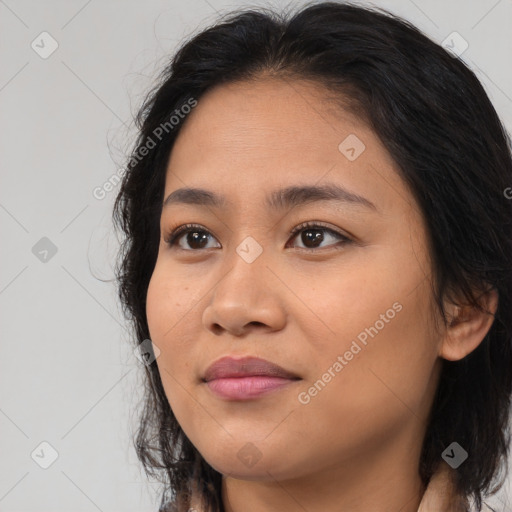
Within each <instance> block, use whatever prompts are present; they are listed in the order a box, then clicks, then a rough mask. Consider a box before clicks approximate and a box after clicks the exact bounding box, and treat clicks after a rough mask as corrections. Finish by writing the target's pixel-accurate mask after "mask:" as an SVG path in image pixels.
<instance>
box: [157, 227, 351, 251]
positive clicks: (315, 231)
mask: <svg viewBox="0 0 512 512" xmlns="http://www.w3.org/2000/svg"><path fill="white" fill-rule="evenodd" d="M301 233H302V235H301V237H300V241H301V242H302V244H303V246H302V247H300V246H299V249H304V250H309V251H314V250H315V249H317V248H318V247H319V245H320V244H322V242H324V241H325V239H326V237H325V235H324V234H323V233H327V234H328V235H327V236H328V237H329V236H330V237H331V238H333V239H335V240H336V239H338V240H339V242H340V244H341V245H344V244H346V243H350V242H351V239H350V238H348V237H346V236H345V235H342V234H341V233H338V232H337V231H335V230H333V229H331V228H328V227H325V226H322V225H320V224H303V225H300V226H298V227H296V228H295V229H294V230H293V231H292V233H291V238H290V240H293V239H294V238H297V236H298V235H299V234H301ZM183 235H187V236H186V238H185V241H186V243H187V244H188V246H189V247H190V249H187V248H185V247H183V245H182V244H181V243H180V242H181V240H182V239H183ZM208 237H213V235H212V234H211V233H210V232H209V231H208V230H206V229H204V228H203V227H202V226H200V225H196V224H187V225H184V226H181V227H179V228H178V229H176V230H175V231H174V232H172V233H171V234H170V235H168V236H166V237H165V238H164V241H165V242H166V243H167V244H168V245H169V246H171V247H175V246H176V245H178V246H179V248H180V249H182V250H184V251H196V252H197V250H200V249H208V248H211V247H207V244H208ZM329 245H335V244H329Z"/></svg>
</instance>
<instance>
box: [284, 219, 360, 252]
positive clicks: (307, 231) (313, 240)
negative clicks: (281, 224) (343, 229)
mask: <svg viewBox="0 0 512 512" xmlns="http://www.w3.org/2000/svg"><path fill="white" fill-rule="evenodd" d="M299 234H300V241H301V243H302V244H303V246H302V247H300V246H299V248H300V249H306V250H315V249H318V248H322V247H321V244H322V243H323V242H324V240H325V239H326V238H327V240H329V238H331V239H334V240H336V239H337V240H338V241H339V243H341V244H342V245H344V244H346V243H349V242H351V240H350V239H349V238H348V237H346V236H345V235H342V234H341V233H338V232H337V231H334V230H333V229H331V228H327V227H325V226H322V225H320V224H314V223H306V224H302V225H300V226H298V227H297V228H295V230H294V231H293V235H294V236H293V238H299V237H298V236H296V235H299ZM334 245H338V244H336V243H334V244H327V247H330V246H334Z"/></svg>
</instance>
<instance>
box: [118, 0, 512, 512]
mask: <svg viewBox="0 0 512 512" xmlns="http://www.w3.org/2000/svg"><path fill="white" fill-rule="evenodd" d="M261 76H271V77H276V78H281V79H287V80H290V81H293V80H308V81H312V82H315V83H318V84H319V85H322V86H324V87H326V88H327V89H326V90H329V91H331V92H332V94H333V98H334V99H335V101H337V100H339V102H340V104H343V106H344V107H345V108H347V106H348V107H349V108H350V109H351V110H352V111H353V112H355V113H356V114H357V115H358V116H359V117H360V118H361V119H363V120H364V121H366V122H367V123H368V125H369V126H370V127H371V128H372V129H373V130H374V132H375V133H376V134H377V136H378V137H379V138H380V140H381V141H382V143H383V144H384V146H385V147H386V148H387V150H388V152H389V153H390V155H391V156H392V158H393V160H394V161H395V163H396V164H397V166H398V169H399V174H400V176H401V178H402V179H403V180H404V182H405V183H406V184H407V185H408V186H409V187H410V190H411V192H412V194H413V195H414V198H415V199H416V201H417V203H418V205H419V207H420V209H421V212H422V214H423V216H424V218H425V220H426V224H427V228H428V237H429V242H430V244H429V246H430V251H431V253H432V261H433V268H432V293H433V297H434V299H435V303H436V304H437V307H438V309H439V312H440V313H441V315H440V317H441V318H442V319H443V321H444V323H445V325H447V318H446V313H445V310H444V307H443V299H446V298H447V297H448V298H450V300H451V301H452V302H453V303H456V304H460V303H467V304H471V305H473V306H474V307H476V308H478V309H479V310H482V308H481V306H480V303H479V301H478V298H479V295H480V294H481V293H483V292H484V291H485V290H487V289H488V288H489V286H490V287H492V288H494V289H496V290H497V292H498V296H499V304H498V309H497V311H496V314H495V319H494V322H493V325H492V327H491V328H490V330H489V332H488V334H487V335H486V336H485V338H484V339H483V341H482V342H481V344H480V345H479V346H478V348H477V349H475V350H474V351H473V352H472V353H471V354H469V355H467V356H466V357H465V358H463V359H462V360H460V361H447V360H443V367H442V371H441V375H440V380H439V384H438V388H437V391H436V395H435V399H434V403H433V406H432V410H431V415H430V418H429V422H428V427H427V431H426V436H425V439H424V441H423V447H422V452H421V457H420V461H419V467H418V471H419V474H420V476H421V478H422V481H423V483H424V484H425V485H428V482H429V480H430V478H431V476H432V475H433V473H434V472H435V471H436V469H437V467H438V465H439V464H440V462H441V453H442V452H443V451H444V450H445V448H446V447H447V446H448V445H449V444H450V443H451V442H452V441H454V440H457V442H458V443H459V444H461V445H462V446H463V447H464V448H465V449H466V451H467V452H468V453H469V454H470V457H469V458H468V459H467V460H466V461H465V462H464V463H463V464H462V465H461V466H459V467H458V468H457V470H456V474H457V482H456V485H457V489H458V492H459V493H460V494H461V495H462V496H464V497H465V498H467V499H469V498H472V499H473V500H474V502H475V503H476V504H477V506H478V510H480V508H481V503H482V494H488V493H491V494H492V493H495V492H497V490H499V489H500V487H501V486H502V485H503V479H504V478H505V476H506V469H505V468H506V464H507V457H508V450H509V443H510V431H509V426H508V421H509V413H510V397H511V386H512V372H511V368H512V303H511V298H512V264H511V260H512V199H511V198H510V197H512V189H511V188H510V187H511V186H512V156H511V141H510V136H509V135H508V134H507V132H506V130H505V129H504V127H503V125H502V123H501V122H500V119H499V117H498V115H497V113H496V111H495V109H494V108H493V105H492V104H491V102H490V100H489V98H488V96H487V94H486V93H485V91H484V88H483V87H482V85H481V84H480V82H479V81H478V79H477V78H476V76H475V74H474V73H473V72H472V71H471V70H470V69H469V68H468V67H467V66H466V65H465V64H464V63H463V62H462V60H461V59H459V58H456V57H454V56H453V55H451V54H450V53H448V52H447V51H446V50H445V49H443V48H442V47H441V46H440V45H438V44H436V43H435V42H433V41H432V40H431V39H429V38H428V37H427V36H425V35H424V34H423V33H422V32H421V31H419V30H418V29H417V28H416V27H414V26H413V25H411V24H410V23H409V22H407V21H406V20H403V19H401V18H399V17H397V16H395V15H393V14H391V13H389V12H388V11H385V10H383V9H375V8H373V9H369V8H363V7H359V6H355V5H350V4H343V3H336V2H323V3H318V4H312V5H308V6H305V7H303V8H302V9H300V10H298V11H297V12H295V13H291V14H283V13H277V12H274V11H272V10H269V9H265V8H254V9H248V10H243V11H241V10H238V11H233V12H230V13H229V14H228V15H226V16H225V17H224V18H223V19H221V20H219V21H217V22H216V23H215V24H214V25H212V26H210V27H208V28H207V29H205V30H203V31H201V32H200V33H198V34H196V35H194V36H192V37H190V38H189V40H187V41H186V42H185V43H183V44H182V46H180V48H179V49H178V51H177V52H176V53H175V55H174V56H173V57H172V59H170V62H169V63H168V64H167V65H166V66H165V69H163V71H162V73H161V75H160V76H159V77H158V81H157V85H156V86H154V88H153V89H152V90H151V91H150V92H149V93H148V94H147V96H146V97H145V99H144V101H143V104H142V107H141V108H140V110H139V111H138V113H137V116H136V126H137V129H138V136H137V140H136V143H135V145H134V147H133V151H132V154H131V155H130V158H129V161H128V163H127V166H126V173H125V175H124V176H123V180H122V183H121V188H120V190H119V193H118V196H117V197H116V200H115V204H114V210H113V221H114V224H115V227H116V228H117V229H120V230H121V231H122V233H123V235H124V239H123V241H122V244H121V248H120V250H119V254H118V259H117V261H116V269H115V270H116V278H117V281H118V294H119V298H120V300H121V303H122V307H123V311H124V313H125V315H126V316H127V317H129V318H130V320H131V324H133V334H134V340H133V341H134V343H135V344H136V345H137V344H139V343H141V342H142V340H145V339H147V338H149V330H148V324H147V318H146V293H147V289H148V285H149V281H150V278H151V275H152V272H153V269H154V267H155V262H156V259H157V254H158V245H159V237H160V225H159V219H160V214H161V209H162V202H163V194H164V186H165V173H166V166H167V162H168V159H169V155H170V153H171V151H172V147H173V144H174V141H175V140H176V137H177V136H178V134H179V132H180V127H181V126H182V125H183V123H184V122H186V117H185V120H184V121H181V119H180V121H179V122H178V123H176V124H173V123H170V122H169V119H170V118H171V116H173V113H176V114H178V113H180V112H186V110H185V108H184V105H187V104H189V105H190V104H191V102H193V101H198V102H199V103H200V101H201V96H202V95H203V94H204V93H205V92H206V91H208V90H210V89H211V88H213V87H215V86H218V85H221V84H225V83H230V82H231V83H234V82H237V81H250V80H257V79H258V78H259V77H261ZM179 117H180V118H182V117H183V116H179ZM166 123H167V124H166ZM162 126H164V127H166V129H165V132H166V133H165V135H164V136H162V134H163V132H162ZM150 143H151V144H150ZM144 148H146V150H145V151H144V150H143V149H144ZM148 148H151V149H148ZM507 190H509V191H510V192H511V194H510V196H509V195H507V193H506V191H507ZM461 298H463V299H462V300H461ZM457 301H458V302H457ZM144 368H145V376H146V379H145V382H146V386H145V394H144V407H143V411H142V413H141V416H140V425H139V428H138V430H137V434H136V439H135V440H134V443H135V448H136V451H137V455H138V457H139V459H140V461H141V462H142V464H143V466H144V468H145V471H146V474H147V475H148V476H156V477H157V478H158V479H159V480H160V481H161V482H162V484H163V485H164V493H163V496H162V502H161V507H162V508H161V510H167V508H166V505H165V504H166V499H168V498H169V497H170V496H172V497H173V499H174V500H175V505H174V506H175V507H176V508H175V509H176V510H187V508H188V506H189V501H188V499H189V496H190V492H191V490H192V486H193V485H194V486H197V489H198V490H199V493H200V496H201V499H202V500H203V504H204V505H205V507H206V510H208V511H211V512H221V511H223V510H224V509H223V505H222V499H221V481H222V475H221V474H220V473H218V472H217V471H215V470H214V469H213V468H212V467H211V466H210V465H209V464H208V463H207V462H206V461H205V460H204V459H203V457H202V456H201V454H200V453H199V452H198V450H197V449H196V448H195V447H194V446H193V444H192V443H191V442H190V440H189V439H188V438H187V437H186V435H185V434H184V432H183V430H182V429H181V427H180V425H179V424H178V422H177V420H176V418H175V416H174V414H173V411H172V410H171V408H170V406H169V402H168V400H167V397H166V395H165V392H164V389H163V386H162V381H161V379H160V375H159V372H158V368H157V365H156V363H152V364H151V365H147V366H145V367H144ZM502 472H504V475H502ZM500 475H502V476H503V479H502V480H501V481H500V478H499V477H500Z"/></svg>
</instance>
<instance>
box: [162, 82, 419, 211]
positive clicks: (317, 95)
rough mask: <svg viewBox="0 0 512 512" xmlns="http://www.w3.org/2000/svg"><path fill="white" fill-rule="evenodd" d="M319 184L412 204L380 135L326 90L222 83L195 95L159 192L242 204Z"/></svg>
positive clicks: (290, 84)
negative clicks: (218, 195) (192, 191)
mask: <svg viewBox="0 0 512 512" xmlns="http://www.w3.org/2000/svg"><path fill="white" fill-rule="evenodd" d="M354 157H355V158H354ZM323 181H328V182H331V183H332V182H334V183H337V184H339V185H340V186H343V187H344V188H346V189H347V190H350V191H352V192H354V193H355V194H359V195H362V196H365V197H367V198H368V199H369V200H370V201H371V202H373V203H374V204H380V206H381V207H383V208H384V209H386V208H387V207H390V206H392V205H394V206H395V207H396V204H395V203H396V201H397V200H400V199H401V200H402V201H404V200H405V202H406V203H408V204H409V205H410V204H411V202H412V198H411V197H410V194H409V192H408V191H407V190H406V188H405V185H404V183H402V180H401V178H400V177H399V175H398V173H397V168H396V165H395V163H394V161H393V160H392V158H391V157H390V155H389V153H388V152H387V150H386V149H385V147H384V146H383V144H382V143H381V141H380V140H379V138H378V137H377V136H376V134H375V133H374V132H373V131H372V130H371V129H370V128H369V127H368V126H367V124H366V123H365V122H363V121H362V120H361V119H359V118H357V117H356V116H355V115H354V114H352V113H351V112H350V111H348V110H346V109H344V108H342V103H341V100H339V101H338V102H335V101H333V94H332V92H329V91H328V90H327V89H326V88H324V87H323V86H322V85H320V84H315V83H311V82H302V81H291V80H276V79H263V80H257V81H251V82H237V83H232V84H223V85H221V86H217V87H215V88H214V89H212V90H210V91H208V92H207V93H206V94H204V95H203V96H202V97H201V98H200V99H199V100H198V104H197V106H196V107H195V108H194V109H193V110H192V111H191V112H190V114H188V116H187V119H186V120H185V121H184V124H183V126H182V127H181V131H180V133H179V135H178V137H177V139H176V141H175V144H174V147H173V150H172V152H171V154H170V158H169V162H168V168H167V176H166V186H165V197H167V196H168V195H169V194H170V193H171V192H172V191H174V190H177V189H179V188H183V187H198V188H209V189H212V190H214V191H218V192H220V191H221V190H222V191H223V193H224V194H223V195H225V196H228V197H229V196H233V197H235V196H236V198H238V199H240V200H241V201H243V199H244V197H242V196H245V199H248V195H250V196H253V195H255V194H257V193H259V192H260V191H265V192H270V191H272V190H275V189H277V188H279V187H283V186H285V185H297V184H301V185H304V184H308V185H313V184H317V185H321V184H322V182H323ZM265 195H266V194H265ZM262 197H263V196H262Z"/></svg>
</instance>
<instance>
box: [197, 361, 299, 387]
mask: <svg viewBox="0 0 512 512" xmlns="http://www.w3.org/2000/svg"><path fill="white" fill-rule="evenodd" d="M260 375H261V376H268V377H281V378H284V379H294V380H295V379H299V378H300V377H298V376H297V375H295V374H293V373H291V372H289V371H287V370H285V369H284V368H282V367H281V366H279V365H277V364H274V363H271V362H269V361H266V360H265V359H260V358H259V357H242V358H235V357H231V356H227V357H222V358H220V359H217V361H215V362H214V363H213V364H211V365H210V366H209V367H208V369H207V370H206V372H205V373H204V375H203V381H205V382H208V381H210V380H215V379H226V378H233V377H250V376H260Z"/></svg>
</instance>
